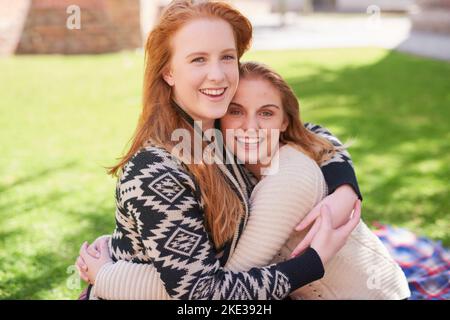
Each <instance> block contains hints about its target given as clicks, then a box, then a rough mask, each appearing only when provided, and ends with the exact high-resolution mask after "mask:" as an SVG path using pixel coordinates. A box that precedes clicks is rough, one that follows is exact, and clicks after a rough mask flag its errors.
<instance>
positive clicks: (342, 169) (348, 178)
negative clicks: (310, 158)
mask: <svg viewBox="0 0 450 320" xmlns="http://www.w3.org/2000/svg"><path fill="white" fill-rule="evenodd" d="M321 169H322V173H323V176H324V178H325V181H326V182H327V186H328V194H331V193H333V192H334V191H335V190H336V189H337V188H338V187H340V186H342V185H344V184H349V185H350V186H351V187H352V188H353V190H354V191H355V193H356V194H357V195H358V198H359V199H360V200H362V195H361V191H360V190H359V186H358V181H357V180H356V174H355V170H353V168H352V167H351V166H350V165H348V166H342V165H341V164H339V163H329V164H327V165H326V166H324V167H321Z"/></svg>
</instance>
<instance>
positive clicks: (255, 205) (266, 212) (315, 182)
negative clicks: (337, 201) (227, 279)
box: [225, 145, 327, 271]
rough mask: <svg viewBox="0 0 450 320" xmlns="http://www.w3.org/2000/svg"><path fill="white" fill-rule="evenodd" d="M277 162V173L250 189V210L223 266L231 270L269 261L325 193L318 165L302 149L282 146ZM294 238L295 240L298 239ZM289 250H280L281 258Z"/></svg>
mask: <svg viewBox="0 0 450 320" xmlns="http://www.w3.org/2000/svg"><path fill="white" fill-rule="evenodd" d="M276 166H277V168H276V169H277V171H276V174H274V175H268V176H266V177H264V178H263V179H262V180H261V181H260V182H259V183H258V184H257V185H256V186H255V188H254V189H253V192H252V195H251V199H250V206H251V207H250V210H251V214H250V216H249V219H248V222H247V224H246V226H245V228H244V231H243V232H242V235H241V238H240V239H239V242H238V244H237V245H236V249H235V250H234V252H233V253H232V254H231V256H230V258H229V259H228V261H227V264H226V266H225V267H226V268H228V269H230V270H233V271H243V270H248V269H250V268H252V267H255V266H264V265H267V264H269V263H271V261H272V260H273V258H274V257H275V256H276V254H277V253H279V252H280V249H281V248H282V247H283V245H284V244H285V243H286V241H288V239H289V238H290V235H291V234H292V233H293V230H294V227H295V226H296V225H297V224H298V223H300V221H301V220H302V219H303V218H304V217H305V216H306V215H307V214H308V212H310V211H311V210H312V209H313V208H314V206H315V205H316V204H317V203H318V202H319V201H320V200H322V198H323V197H324V196H325V195H326V192H327V189H326V184H325V180H324V178H323V175H322V173H321V171H320V168H319V166H318V165H317V164H316V163H315V162H314V160H312V159H311V158H309V157H308V156H306V155H305V154H303V153H302V152H300V151H298V150H296V149H294V148H293V147H291V146H289V145H286V146H283V147H282V148H281V149H280V152H279V161H278V163H277V164H276ZM286 186H289V190H286ZM294 232H295V231H294ZM295 233H298V232H295ZM302 234H303V236H304V233H302ZM297 240H298V242H297V244H298V243H299V242H300V239H299V238H297ZM262 242H263V243H264V245H261V243H262ZM292 249H293V248H292ZM291 252H292V250H291ZM291 252H283V253H284V255H283V258H287V257H289V254H290V253H291Z"/></svg>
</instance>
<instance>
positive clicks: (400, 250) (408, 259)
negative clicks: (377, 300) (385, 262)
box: [374, 223, 450, 300]
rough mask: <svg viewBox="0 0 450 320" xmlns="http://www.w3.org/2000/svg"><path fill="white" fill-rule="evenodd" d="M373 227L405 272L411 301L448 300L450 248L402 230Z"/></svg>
mask: <svg viewBox="0 0 450 320" xmlns="http://www.w3.org/2000/svg"><path fill="white" fill-rule="evenodd" d="M374 226H375V228H377V229H376V230H374V233H375V234H376V235H377V236H378V237H379V238H380V239H381V241H382V242H383V244H384V245H385V246H386V247H387V248H388V250H389V252H390V253H391V255H392V256H393V258H394V259H395V260H396V261H397V263H398V264H399V265H400V267H401V268H402V269H403V271H404V272H405V275H406V278H407V279H408V283H409V289H410V290H411V298H410V299H411V300H450V249H448V248H444V247H443V246H442V244H441V242H435V241H432V240H430V239H428V238H426V237H419V236H416V235H415V234H414V233H412V232H410V231H408V230H405V229H401V228H396V227H392V226H389V225H382V224H379V223H375V224H374Z"/></svg>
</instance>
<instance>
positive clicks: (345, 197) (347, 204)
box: [295, 184, 358, 231]
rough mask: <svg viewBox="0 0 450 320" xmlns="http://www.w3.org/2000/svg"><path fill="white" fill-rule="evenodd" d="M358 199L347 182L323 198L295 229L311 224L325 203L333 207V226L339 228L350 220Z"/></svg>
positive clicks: (298, 229) (301, 228)
mask: <svg viewBox="0 0 450 320" xmlns="http://www.w3.org/2000/svg"><path fill="white" fill-rule="evenodd" d="M356 200H358V195H357V194H356V193H355V191H354V190H353V188H352V187H351V186H350V185H347V184H345V185H342V186H340V187H339V188H337V189H336V190H335V191H334V192H333V193H332V194H330V195H328V196H326V197H325V198H323V199H322V201H320V202H319V203H318V204H317V205H316V206H315V207H314V208H313V209H312V210H311V211H310V212H309V213H308V214H307V215H306V217H305V218H304V219H303V220H302V221H301V222H300V224H299V225H297V227H295V230H296V231H300V230H303V229H306V227H308V226H309V225H311V224H312V223H313V222H314V221H315V220H316V219H317V218H318V217H319V216H320V208H321V207H322V206H323V205H327V206H328V207H329V208H330V209H331V212H332V214H333V216H332V220H333V227H334V228H338V227H340V226H342V225H343V224H345V223H346V222H347V221H348V217H349V215H350V214H351V212H352V210H353V207H354V204H355V201H356Z"/></svg>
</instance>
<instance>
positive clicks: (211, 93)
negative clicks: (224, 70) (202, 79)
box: [199, 88, 227, 98]
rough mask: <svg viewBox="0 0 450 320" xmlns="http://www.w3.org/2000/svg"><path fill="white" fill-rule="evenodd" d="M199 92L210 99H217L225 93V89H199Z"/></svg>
mask: <svg viewBox="0 0 450 320" xmlns="http://www.w3.org/2000/svg"><path fill="white" fill-rule="evenodd" d="M199 91H200V92H201V93H203V94H204V95H206V96H208V97H210V98H219V97H221V96H223V95H224V94H225V91H227V88H220V89H200V90H199Z"/></svg>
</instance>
